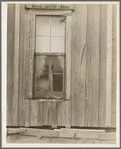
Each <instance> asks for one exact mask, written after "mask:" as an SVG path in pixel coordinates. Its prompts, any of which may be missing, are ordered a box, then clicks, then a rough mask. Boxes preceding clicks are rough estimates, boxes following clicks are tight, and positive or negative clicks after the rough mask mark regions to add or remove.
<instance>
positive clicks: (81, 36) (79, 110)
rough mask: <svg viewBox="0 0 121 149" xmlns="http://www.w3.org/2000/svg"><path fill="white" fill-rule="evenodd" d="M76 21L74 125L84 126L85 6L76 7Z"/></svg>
mask: <svg viewBox="0 0 121 149" xmlns="http://www.w3.org/2000/svg"><path fill="white" fill-rule="evenodd" d="M76 11H77V14H76V17H77V21H76V25H77V27H76V30H77V33H76V35H77V38H76V61H77V66H76V67H77V84H76V85H77V89H76V92H77V93H76V94H77V100H76V103H77V106H76V125H77V126H84V119H85V75H86V46H87V43H86V32H87V30H86V29H87V5H78V6H77V9H76Z"/></svg>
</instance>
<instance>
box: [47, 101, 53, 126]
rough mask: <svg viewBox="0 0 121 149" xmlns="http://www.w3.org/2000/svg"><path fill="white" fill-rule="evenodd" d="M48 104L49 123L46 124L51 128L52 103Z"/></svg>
mask: <svg viewBox="0 0 121 149" xmlns="http://www.w3.org/2000/svg"><path fill="white" fill-rule="evenodd" d="M48 104H49V110H48V114H49V116H48V119H49V123H48V125H50V126H52V101H49V102H48Z"/></svg>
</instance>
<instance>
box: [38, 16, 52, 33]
mask: <svg viewBox="0 0 121 149" xmlns="http://www.w3.org/2000/svg"><path fill="white" fill-rule="evenodd" d="M49 18H50V17H47V16H44V17H43V16H37V20H36V35H41V36H50V24H49Z"/></svg>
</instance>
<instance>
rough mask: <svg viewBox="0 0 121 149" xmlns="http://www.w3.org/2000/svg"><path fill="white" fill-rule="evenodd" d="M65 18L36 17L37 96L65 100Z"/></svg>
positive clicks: (35, 88)
mask: <svg viewBox="0 0 121 149" xmlns="http://www.w3.org/2000/svg"><path fill="white" fill-rule="evenodd" d="M64 20H65V17H59V16H36V50H35V87H34V90H35V96H36V97H41V98H64V95H65V54H66V53H65V43H66V42H65V41H66V39H65V21H64Z"/></svg>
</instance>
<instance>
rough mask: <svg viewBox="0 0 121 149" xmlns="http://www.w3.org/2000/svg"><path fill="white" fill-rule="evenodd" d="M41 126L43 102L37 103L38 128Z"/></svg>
mask: <svg viewBox="0 0 121 149" xmlns="http://www.w3.org/2000/svg"><path fill="white" fill-rule="evenodd" d="M42 125H43V101H38V126H42Z"/></svg>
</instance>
